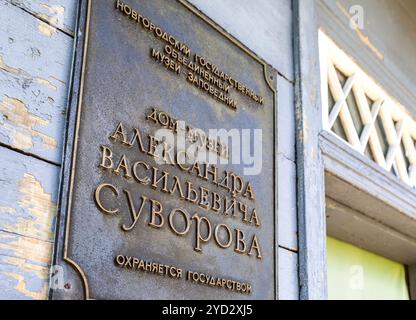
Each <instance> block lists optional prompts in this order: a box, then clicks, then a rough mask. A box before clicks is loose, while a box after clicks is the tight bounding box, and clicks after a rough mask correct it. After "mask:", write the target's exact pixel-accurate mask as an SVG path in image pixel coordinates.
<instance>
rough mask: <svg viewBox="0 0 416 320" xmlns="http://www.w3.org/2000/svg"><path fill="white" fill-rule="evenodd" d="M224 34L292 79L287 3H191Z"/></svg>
mask: <svg viewBox="0 0 416 320" xmlns="http://www.w3.org/2000/svg"><path fill="white" fill-rule="evenodd" d="M190 2H191V3H192V4H194V5H195V6H196V7H197V8H198V9H199V10H201V11H202V12H203V13H205V14H206V15H207V16H209V17H210V18H211V19H212V20H214V21H215V22H216V23H218V24H219V25H220V26H222V28H224V29H225V30H226V31H227V32H229V33H230V34H231V35H233V36H234V37H235V38H237V39H238V40H239V41H241V42H242V43H243V44H244V45H246V46H247V47H248V48H250V49H251V50H252V51H253V52H255V53H256V54H257V55H258V56H259V57H261V58H263V59H264V60H265V61H266V62H267V63H269V64H271V65H272V66H273V67H274V68H276V69H277V70H278V71H279V72H280V73H281V74H283V75H284V76H285V77H286V78H288V79H290V80H293V67H292V66H293V56H292V8H291V7H292V4H291V1H290V0H256V1H250V0H240V1H238V4H237V3H236V2H235V1H233V0H211V1H205V0H191V1H190Z"/></svg>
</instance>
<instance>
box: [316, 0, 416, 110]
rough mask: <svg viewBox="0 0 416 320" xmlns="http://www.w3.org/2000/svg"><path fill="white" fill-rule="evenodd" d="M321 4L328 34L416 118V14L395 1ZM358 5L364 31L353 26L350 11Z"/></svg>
mask: <svg viewBox="0 0 416 320" xmlns="http://www.w3.org/2000/svg"><path fill="white" fill-rule="evenodd" d="M317 3H318V5H317V6H316V8H317V11H318V17H319V26H320V27H321V28H322V29H323V30H324V32H325V33H326V34H328V35H329V36H330V38H332V40H334V41H335V43H337V45H338V46H340V47H341V49H343V50H344V51H345V52H346V53H347V54H348V55H350V56H352V57H353V58H354V60H355V61H356V62H357V63H358V65H360V67H361V68H362V69H363V70H364V71H365V72H366V73H368V75H369V76H370V77H372V78H373V79H375V80H376V82H378V83H380V84H381V86H382V87H383V88H384V89H385V90H386V91H387V93H388V94H390V95H391V96H393V97H394V98H395V99H396V100H398V101H399V102H400V103H401V104H403V106H405V107H406V108H408V109H409V111H411V113H412V114H413V116H416V107H415V103H414V102H415V101H416V78H415V76H414V75H415V74H416V59H415V56H416V46H415V43H416V18H415V16H416V11H415V12H409V11H408V10H406V9H405V8H404V7H403V6H402V5H401V4H400V3H399V2H397V1H391V0H360V1H357V0H339V1H333V0H319V1H317ZM405 3H406V4H407V5H409V3H408V2H405ZM354 5H355V6H356V5H359V6H361V8H362V9H363V13H364V20H363V21H364V29H353V28H351V27H350V19H351V16H352V15H351V13H350V12H349V11H350V8H351V7H352V6H354ZM412 6H413V7H414V6H415V5H414V4H413V5H412Z"/></svg>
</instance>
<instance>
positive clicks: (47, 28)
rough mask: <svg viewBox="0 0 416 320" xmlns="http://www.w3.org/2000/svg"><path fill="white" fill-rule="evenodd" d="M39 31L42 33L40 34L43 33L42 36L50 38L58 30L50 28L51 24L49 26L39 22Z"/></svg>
mask: <svg viewBox="0 0 416 320" xmlns="http://www.w3.org/2000/svg"><path fill="white" fill-rule="evenodd" d="M38 30H39V31H40V33H42V34H44V35H45V36H48V37H51V36H52V35H53V34H55V33H56V31H57V30H56V28H54V27H52V26H50V25H49V24H47V23H45V22H43V21H40V22H39V26H38Z"/></svg>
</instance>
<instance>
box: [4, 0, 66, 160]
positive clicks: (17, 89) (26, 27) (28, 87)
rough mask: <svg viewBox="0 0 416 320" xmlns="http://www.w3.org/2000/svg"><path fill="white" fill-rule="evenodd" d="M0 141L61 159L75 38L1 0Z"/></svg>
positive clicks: (29, 151)
mask: <svg viewBox="0 0 416 320" xmlns="http://www.w3.org/2000/svg"><path fill="white" fill-rule="evenodd" d="M0 21H1V23H0V143H3V144H7V145H10V146H11V147H13V148H16V149H20V150H22V151H25V152H28V153H32V154H36V155H37V156H39V157H41V158H44V159H47V160H49V161H52V162H55V163H60V162H61V149H62V140H63V139H62V137H63V128H64V121H65V111H66V107H67V90H68V83H69V75H70V66H71V60H72V43H73V39H72V38H71V37H69V36H68V35H66V34H64V33H62V32H59V31H57V30H56V29H55V28H53V27H50V26H49V25H48V24H46V23H44V22H42V21H40V20H38V19H36V18H35V17H34V16H32V15H31V14H29V13H27V12H25V11H23V10H21V9H19V8H17V7H16V6H14V5H11V4H10V3H9V2H6V1H5V0H0Z"/></svg>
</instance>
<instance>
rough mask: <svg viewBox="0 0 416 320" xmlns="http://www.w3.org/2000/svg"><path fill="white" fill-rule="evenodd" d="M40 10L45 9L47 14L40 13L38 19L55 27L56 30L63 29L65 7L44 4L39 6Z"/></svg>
mask: <svg viewBox="0 0 416 320" xmlns="http://www.w3.org/2000/svg"><path fill="white" fill-rule="evenodd" d="M41 8H42V9H45V10H46V11H47V12H48V13H46V14H44V13H40V14H39V17H40V18H42V19H44V20H46V21H48V22H49V23H50V24H53V25H55V26H57V27H58V28H63V27H64V20H65V18H64V17H65V7H63V6H53V5H52V6H51V5H47V4H45V3H42V4H41Z"/></svg>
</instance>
